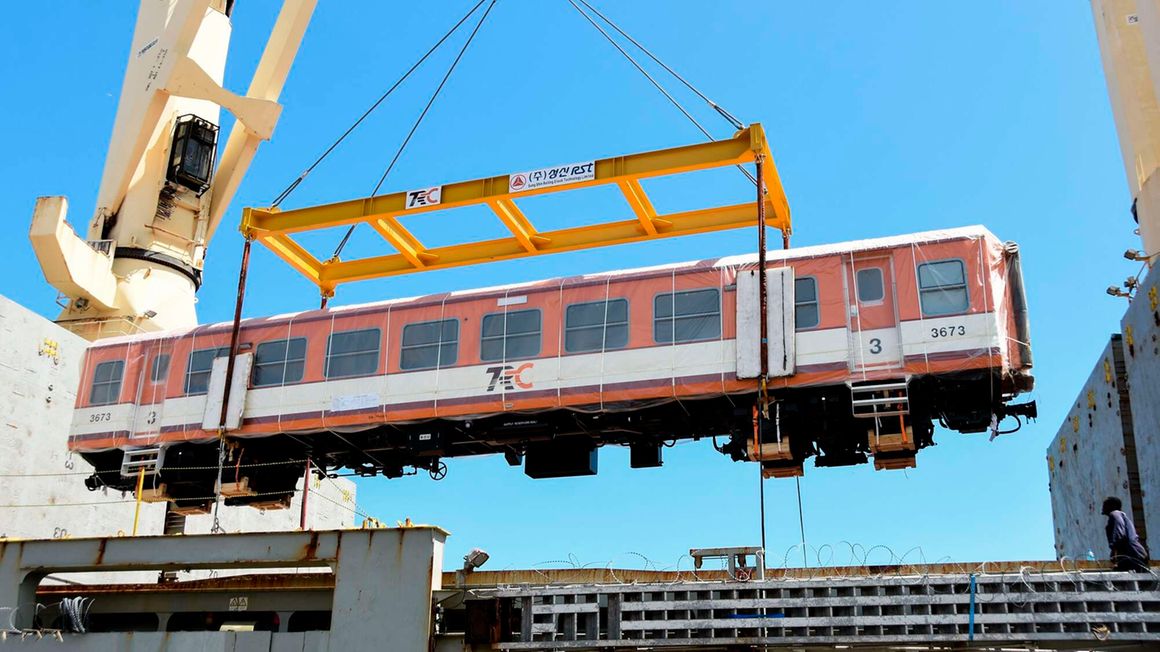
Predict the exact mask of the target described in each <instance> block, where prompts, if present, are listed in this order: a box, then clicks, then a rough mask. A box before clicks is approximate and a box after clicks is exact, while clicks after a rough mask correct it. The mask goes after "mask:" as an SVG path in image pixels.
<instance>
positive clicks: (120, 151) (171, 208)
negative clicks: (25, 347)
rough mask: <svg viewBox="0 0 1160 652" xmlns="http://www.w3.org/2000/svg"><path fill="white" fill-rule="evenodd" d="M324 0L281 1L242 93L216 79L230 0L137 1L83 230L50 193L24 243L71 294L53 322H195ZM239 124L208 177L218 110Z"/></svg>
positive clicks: (84, 330)
mask: <svg viewBox="0 0 1160 652" xmlns="http://www.w3.org/2000/svg"><path fill="white" fill-rule="evenodd" d="M316 2H317V0H285V1H284V2H283V4H282V8H281V11H280V13H279V16H278V19H277V22H276V23H275V25H274V28H273V30H272V31H271V35H270V37H269V40H268V42H267V44H266V48H265V51H264V52H263V54H262V59H261V61H260V62H259V64H258V68H257V72H256V73H255V75H254V78H253V80H252V82H251V85H250V90H249V92H248V93H247V94H246V95H244V96H243V95H238V94H235V93H232V92H230V91H229V90H227V89H225V88H224V87H223V86H222V80H223V77H224V74H225V63H226V56H227V51H228V47H229V39H230V33H231V23H230V15H231V13H232V11H233V8H234V2H233V0H168V1H165V2H158V1H157V0H141V3H140V8H139V9H138V14H137V22H136V26H135V28H134V33H133V41H132V48H131V50H130V52H129V60H128V64H127V65H126V68H125V77H124V82H123V84H122V88H121V97H120V101H119V103H118V106H117V116H116V118H115V121H114V124H113V135H112V138H111V139H110V144H109V150H108V154H107V156H106V159H105V167H104V172H103V174H102V176H101V185H100V190H99V191H98V194H97V205H96V207H95V209H94V213H93V218H92V220H91V221H90V222H89V223H88V228H87V237H86V238H84V239H82V238H80V237H79V236H78V235H76V233H74V232H73V230H72V229H71V228H70V227H69V226H68V223H67V222H66V218H67V207H68V203H67V201H65V199H64V198H63V197H42V198H40V199H39V200H38V201H37V204H36V209H35V210H34V212H33V222H32V228H31V230H30V237H31V239H32V242H33V248H34V250H35V251H36V254H37V258H38V259H39V260H40V264H41V267H42V269H43V270H44V273H45V278H46V279H47V280H48V281H49V282H50V283H52V285H53V286H55V287H56V288H57V289H58V290H59V291H61V292H62V293H63V294H64V295H65V297H66V298H67V300H68V303H67V306H66V307H65V309H64V312H63V313H62V314H61V316H60V317H59V318H58V323H60V324H61V325H63V326H65V327H67V328H69V329H70V330H73V331H74V332H77V333H78V334H81V335H83V336H85V337H87V338H89V339H97V338H101V337H106V336H111V335H120V334H127V333H136V332H140V331H155V330H164V329H169V328H177V327H181V326H192V325H194V324H196V323H197V316H196V312H195V309H194V302H195V299H194V295H195V293H196V292H197V289H198V286H199V285H200V283H201V272H202V268H203V265H204V260H205V250H206V247H207V246H208V244H209V241H210V239H211V238H212V237H213V233H214V230H215V228H216V226H217V225H218V223H220V221H221V219H222V217H223V216H224V214H225V210H226V208H227V207H228V205H229V202H230V200H231V199H232V198H233V196H234V194H235V193H236V191H237V188H238V185H239V183H240V182H241V179H242V177H243V176H244V174H245V172H246V170H247V169H248V167H249V164H250V162H251V161H252V160H253V156H254V153H255V152H256V150H257V147H258V144H259V143H260V142H261V141H262V140H267V139H269V138H270V136H271V135H272V133H273V130H274V126H275V125H276V124H277V122H278V118H279V116H280V114H281V109H282V107H281V105H279V104H278V102H277V100H278V96H279V94H280V93H281V90H282V86H283V84H284V83H285V80H286V75H287V73H288V72H289V69H290V65H291V63H292V62H293V60H294V57H295V55H296V54H297V51H298V47H299V45H300V43H301V41H302V37H303V34H304V33H305V30H306V26H307V24H309V22H310V17H311V15H312V13H313V11H314V7H315V4H316ZM222 108H225V109H226V110H228V111H229V112H230V113H232V114H233V115H234V117H235V118H236V119H237V120H236V123H235V125H234V128H233V131H232V132H231V134H230V138H229V141H228V142H227V145H226V148H225V152H224V156H223V158H222V162H221V165H220V166H219V167H220V170H219V173H218V174H217V175H216V178H215V174H214V163H215V159H216V155H217V149H218V137H217V136H218V125H219V124H220V119H219V118H220V111H221V109H222Z"/></svg>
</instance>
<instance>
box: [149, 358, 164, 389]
mask: <svg viewBox="0 0 1160 652" xmlns="http://www.w3.org/2000/svg"><path fill="white" fill-rule="evenodd" d="M168 376H169V354H168V353H162V354H161V355H159V356H157V357H155V358H153V364H152V365H151V366H150V368H149V382H151V383H155V384H156V383H163V382H165V379H166V378H167V377H168Z"/></svg>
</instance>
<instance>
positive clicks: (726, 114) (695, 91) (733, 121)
mask: <svg viewBox="0 0 1160 652" xmlns="http://www.w3.org/2000/svg"><path fill="white" fill-rule="evenodd" d="M579 2H580V4H582V5H584V6H585V7H587V8H588V10H589V11H591V12H592V13H594V14H596V15H597V16H599V17H600V19H601V20H603V21H604V22H606V23H608V25H609V26H610V27H612V29H614V30H616V31H617V33H618V34H620V35H621V36H623V37H624V38H625V39H627V40H628V42H629V43H632V44H633V45H635V46H636V47H637V49H638V50H640V51H641V52H644V53H645V54H646V55H647V56H648V58H650V59H652V60H653V61H654V62H656V64H657V65H658V66H660V67H661V68H664V69H665V71H666V72H668V73H669V74H670V75H672V76H673V78H675V79H676V80H677V81H679V82H681V83H682V84H684V85H685V88H688V89H689V90H690V91H692V92H693V94H695V95H696V96H697V97H699V98H701V99H702V100H704V101H705V103H706V104H708V105H709V106H710V107H712V108H713V110H714V111H716V112H717V113H719V114H720V115H721V117H722V118H724V119H725V120H726V121H727V122H728V123H729V124H731V125H733V128H734V129H744V128H745V125H744V124H743V123H742V122H741V121H740V120H738V119H737V118H736V117H734V116H733V114H732V113H730V112H729V111H727V110H726V109H725V108H724V107H722V106H721V105H719V104H717V103H716V102H714V101H713V100H711V99H709V97H708V96H707V95H705V94H704V93H702V92H701V91H700V90H698V89H697V87H696V86H693V85H692V84H691V83H689V81H688V80H686V79H685V78H684V77H682V76H681V75H680V74H679V73H677V71H676V70H673V69H672V68H671V67H669V65H668V64H666V63H665V62H664V61H661V59H660V58H658V57H657V56H656V55H655V54H653V53H652V52H651V51H650V50H649V49H648V48H646V47H645V46H643V45H641V43H640V42H639V41H637V40H636V39H634V38H632V36H630V35H629V34H628V32H625V31H624V30H623V29H621V28H620V26H619V25H617V24H616V23H614V22H612V20H611V19H610V18H609V17H608V16H605V15H604V14H602V13H600V10H599V9H597V8H595V7H593V6H592V5H590V4H588V2H586V1H585V0H579Z"/></svg>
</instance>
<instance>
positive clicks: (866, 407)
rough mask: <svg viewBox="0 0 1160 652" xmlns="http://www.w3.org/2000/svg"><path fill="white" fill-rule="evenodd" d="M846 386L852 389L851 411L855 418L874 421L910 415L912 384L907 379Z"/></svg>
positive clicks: (848, 383) (848, 384) (853, 383)
mask: <svg viewBox="0 0 1160 652" xmlns="http://www.w3.org/2000/svg"><path fill="white" fill-rule="evenodd" d="M846 385H847V386H848V387H849V388H850V409H851V411H852V413H853V415H854V416H855V417H859V418H863V419H874V418H878V417H889V416H905V415H908V414H910V389H909V385H910V382H909V381H908V380H907V379H905V378H903V379H901V380H899V379H891V380H886V381H872V382H852V381H847V383H846Z"/></svg>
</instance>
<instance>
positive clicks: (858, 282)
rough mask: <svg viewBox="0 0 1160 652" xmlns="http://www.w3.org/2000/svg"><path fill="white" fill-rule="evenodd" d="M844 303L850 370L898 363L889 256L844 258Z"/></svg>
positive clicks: (898, 337) (895, 306) (895, 307)
mask: <svg viewBox="0 0 1160 652" xmlns="http://www.w3.org/2000/svg"><path fill="white" fill-rule="evenodd" d="M846 306H847V315H848V323H849V326H850V337H849V348H850V354H849V366H850V371H851V372H855V373H857V372H865V371H873V370H876V369H893V368H896V367H900V366H902V346H901V341H902V337H901V334H900V329H899V319H898V300H897V296H896V293H895V286H894V266H893V264H892V262H891V259H890V257H889V256H873V257H871V256H853V255H851V256H850V257H848V258H847V262H846Z"/></svg>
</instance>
